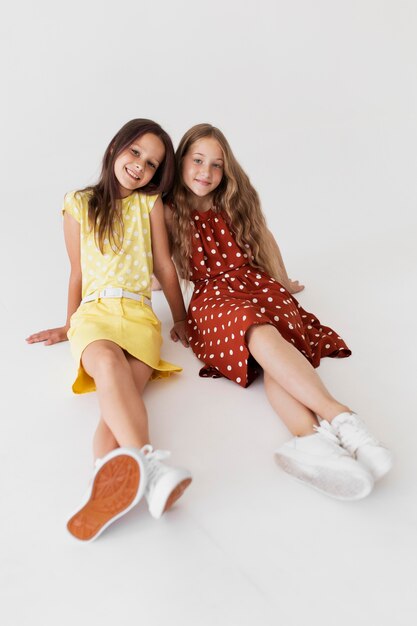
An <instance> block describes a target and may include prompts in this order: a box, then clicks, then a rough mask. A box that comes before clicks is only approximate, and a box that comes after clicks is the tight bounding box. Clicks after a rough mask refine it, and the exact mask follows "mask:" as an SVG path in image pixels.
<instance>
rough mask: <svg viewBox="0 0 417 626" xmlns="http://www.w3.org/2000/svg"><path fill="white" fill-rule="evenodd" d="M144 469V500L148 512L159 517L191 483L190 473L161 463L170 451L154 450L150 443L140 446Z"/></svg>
mask: <svg viewBox="0 0 417 626" xmlns="http://www.w3.org/2000/svg"><path fill="white" fill-rule="evenodd" d="M142 452H143V455H144V462H145V471H146V480H147V485H146V493H145V495H146V500H147V501H148V507H149V513H150V514H151V515H152V517H155V518H156V519H159V518H160V517H161V516H162V515H163V514H164V513H165V511H167V510H168V509H170V508H171V506H172V505H173V504H174V502H176V500H178V498H180V497H181V496H182V494H183V493H184V491H185V489H186V488H187V487H188V485H189V484H190V483H191V480H192V478H191V474H190V472H189V471H188V470H186V469H183V468H181V467H171V466H169V465H165V464H164V463H162V462H161V461H162V459H165V458H167V457H168V456H169V455H170V452H168V451H167V450H154V449H153V448H152V446H151V445H146V446H144V447H143V448H142Z"/></svg>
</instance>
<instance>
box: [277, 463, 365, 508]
mask: <svg viewBox="0 0 417 626" xmlns="http://www.w3.org/2000/svg"><path fill="white" fill-rule="evenodd" d="M275 461H276V463H277V464H278V465H279V467H280V468H281V469H282V470H284V472H286V473H287V474H289V475H290V476H291V477H292V478H295V479H296V480H298V481H299V482H302V483H304V484H308V485H309V486H310V487H313V488H314V489H317V490H318V491H320V492H321V493H324V494H325V495H327V496H331V497H332V498H336V499H337V500H344V501H353V500H361V499H362V498H366V496H368V495H369V494H370V493H371V491H372V487H373V484H372V481H365V480H364V479H363V478H361V477H360V476H355V475H354V474H352V473H348V474H347V473H346V472H343V471H338V470H337V469H331V470H330V471H329V470H326V468H321V469H319V468H312V467H311V466H309V465H306V464H303V463H300V462H299V461H297V462H296V461H295V460H294V459H292V458H290V457H287V456H283V455H278V454H275Z"/></svg>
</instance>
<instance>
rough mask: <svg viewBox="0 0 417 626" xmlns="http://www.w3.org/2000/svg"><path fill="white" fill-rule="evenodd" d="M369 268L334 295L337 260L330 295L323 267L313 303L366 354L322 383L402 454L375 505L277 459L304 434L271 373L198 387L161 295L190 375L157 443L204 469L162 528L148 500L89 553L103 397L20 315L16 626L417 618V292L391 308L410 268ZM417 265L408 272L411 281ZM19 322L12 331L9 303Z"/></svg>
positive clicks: (6, 518)
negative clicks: (80, 521) (267, 389)
mask: <svg viewBox="0 0 417 626" xmlns="http://www.w3.org/2000/svg"><path fill="white" fill-rule="evenodd" d="M410 242H411V236H410ZM404 243H405V247H404V248H403V249H404V250H405V249H407V241H405V242H404ZM407 255H408V253H407ZM381 256H382V255H381ZM400 256H401V255H400V254H398V255H397V258H398V259H399V258H400ZM360 258H361V249H360V246H359V247H358V249H357V254H356V256H355V257H353V260H352V264H351V265H350V267H349V271H348V272H346V276H343V278H341V279H339V280H338V281H337V286H336V287H334V288H333V289H332V292H333V293H329V290H328V285H329V284H332V279H333V278H334V279H336V276H340V273H341V272H342V274H343V271H342V266H343V263H339V262H338V261H336V262H335V263H334V264H333V265H332V266H331V267H328V268H327V271H328V273H329V275H328V279H327V280H328V282H327V290H326V285H324V284H323V283H322V282H321V281H320V278H319V274H320V272H319V268H318V267H314V266H310V267H307V268H306V271H307V275H306V276H305V278H306V281H307V282H308V284H309V286H308V289H306V291H305V293H304V294H303V295H301V297H300V300H301V301H302V303H303V305H304V306H305V307H306V308H307V309H308V308H310V309H311V310H313V311H314V312H315V313H316V314H317V315H318V316H319V317H320V318H321V319H322V321H323V322H327V323H329V324H330V325H333V326H334V327H335V328H337V329H338V331H339V332H340V333H341V334H342V335H343V336H344V337H345V338H346V340H347V341H348V343H349V344H350V346H351V347H352V349H353V356H352V357H350V358H349V359H345V360H340V361H335V360H331V359H327V360H325V361H324V362H323V363H322V365H321V367H320V369H319V372H320V374H321V375H322V377H323V379H324V380H325V382H326V383H327V384H328V385H329V387H330V389H331V390H332V391H333V392H334V394H335V395H336V396H337V397H339V398H341V399H342V400H344V401H346V402H349V403H350V404H351V405H352V407H353V408H355V409H356V410H358V411H360V412H361V414H362V415H363V416H364V417H365V418H366V419H367V422H368V424H369V425H370V427H371V429H372V430H373V431H374V432H375V433H376V434H377V435H378V436H379V437H380V438H382V439H383V440H384V441H385V442H387V443H388V444H389V445H390V446H391V447H392V449H393V450H394V453H395V457H396V463H395V467H394V469H393V471H392V473H391V474H390V475H389V476H388V477H386V478H385V479H384V480H382V481H381V483H379V484H378V485H377V486H376V488H375V490H374V492H373V493H372V494H371V496H370V497H369V498H367V499H366V500H364V501H361V502H358V503H349V504H344V503H340V502H338V501H335V500H332V499H329V498H327V497H325V496H323V495H321V494H319V493H317V492H315V491H313V490H310V489H309V488H308V487H305V486H304V485H301V484H299V483H297V482H294V481H292V480H291V479H290V478H288V477H287V476H286V475H285V474H283V473H282V472H281V471H280V470H279V469H278V468H277V467H276V466H275V464H274V462H273V456H272V452H273V449H274V447H275V446H277V445H279V444H280V443H281V442H283V441H284V440H285V439H286V438H287V437H288V433H287V432H286V430H285V428H284V427H283V426H282V424H281V423H280V421H279V419H278V418H277V417H276V416H275V415H274V414H273V411H272V410H271V408H270V407H269V405H268V403H267V401H266V398H265V396H264V393H263V385H262V381H261V380H258V381H256V382H255V383H254V384H253V385H252V387H250V388H249V389H247V390H242V389H241V388H239V387H238V386H237V385H234V384H232V383H230V382H228V381H226V380H211V379H201V378H199V377H198V375H197V374H198V369H199V364H198V362H197V360H196V359H195V358H194V356H193V354H192V353H191V352H190V351H187V350H185V349H183V348H182V347H180V346H178V345H175V344H173V343H172V342H170V341H169V340H168V339H167V330H168V328H169V315H168V309H167V306H166V304H165V301H164V299H163V296H162V294H161V293H156V294H154V303H155V309H156V311H157V313H158V314H159V316H160V318H161V319H162V322H163V324H164V335H165V338H166V341H165V345H164V356H165V358H168V359H170V360H172V361H176V362H178V363H180V364H181V365H183V367H184V372H183V373H182V374H181V375H180V376H177V377H176V378H173V379H171V380H169V381H161V382H157V383H153V384H150V385H149V388H148V390H147V392H146V401H147V405H148V408H149V414H150V416H151V417H150V419H151V429H152V437H153V440H154V443H155V444H156V445H157V446H158V447H161V448H168V449H171V450H172V452H173V456H172V461H173V462H174V463H178V464H184V465H185V466H186V467H188V468H190V469H191V470H192V472H193V475H194V482H193V484H192V485H191V487H190V488H189V490H188V492H186V494H185V495H184V497H183V499H182V500H180V501H179V502H178V503H177V505H176V506H175V507H174V509H173V510H172V511H171V512H170V513H169V514H167V515H166V516H165V518H163V519H162V520H160V521H155V520H153V519H152V518H151V517H150V516H149V514H148V512H147V510H146V506H145V504H144V503H140V505H139V506H138V507H137V508H136V509H135V510H133V511H132V512H130V513H129V514H128V515H127V516H126V517H124V518H123V519H121V520H119V521H118V522H116V523H115V524H114V525H113V526H112V527H111V528H110V529H108V530H107V532H105V533H104V534H103V535H102V536H101V537H100V539H99V540H98V541H96V542H95V543H93V544H89V545H80V544H78V543H77V542H75V541H74V540H73V539H72V538H71V537H70V536H69V535H67V534H66V530H65V522H66V520H67V517H68V515H69V513H70V512H71V511H72V509H73V508H74V507H76V506H77V504H78V502H79V499H80V497H81V495H82V494H83V492H84V489H85V487H86V483H87V481H88V479H89V476H90V473H91V455H90V443H91V436H92V433H93V431H94V427H95V421H96V415H97V406H96V397H95V395H94V394H91V395H88V396H83V397H76V396H73V395H72V394H71V392H70V383H71V375H72V373H73V371H74V367H73V363H72V360H71V357H70V354H69V346H68V344H60V345H58V346H54V347H52V348H45V347H43V346H42V345H33V346H26V345H25V343H24V341H23V337H24V336H25V335H27V334H29V332H30V331H31V330H36V329H37V326H36V324H37V323H38V324H41V322H40V320H38V319H37V314H36V311H35V310H34V311H33V318H34V320H35V321H34V322H33V320H31V321H30V323H31V324H33V323H34V324H35V326H32V327H31V328H28V327H27V324H28V323H29V322H28V319H27V318H26V319H20V318H19V316H17V317H15V318H14V326H13V327H12V324H10V328H9V329H8V331H7V336H6V337H5V338H4V341H3V345H5V350H8V352H9V354H10V353H11V352H12V351H13V353H14V355H15V356H14V357H13V358H12V359H11V360H6V359H4V360H3V367H4V368H5V370H6V371H7V374H8V384H7V386H6V388H5V389H4V391H3V397H2V400H3V402H2V405H3V411H2V414H3V419H2V436H1V440H0V448H1V457H2V466H3V468H4V471H2V473H1V484H2V494H3V497H2V500H3V502H2V511H3V514H2V516H1V519H0V537H1V545H2V557H1V565H0V567H1V573H2V578H3V580H2V582H1V588H2V596H3V597H2V602H1V605H0V606H1V608H0V611H1V614H2V616H3V619H2V624H4V625H5V626H15V625H16V626H26V625H31V626H32V625H34V624H36V625H37V624H39V625H42V626H52V625H53V626H55V625H56V624H59V625H60V626H66V625H73V624H74V622H75V621H77V620H80V623H81V624H84V623H87V622H89V623H92V624H100V625H103V626H104V625H110V624H114V623H119V624H130V623H132V620H134V622H135V623H136V621H137V622H138V623H142V622H143V623H146V624H148V625H152V626H153V625H155V626H157V625H160V624H163V623H174V624H184V625H191V624H198V625H199V626H205V625H207V626H212V625H213V624H218V625H219V626H220V625H221V626H223V625H224V626H229V625H239V626H240V625H246V624H247V625H253V624H258V623H260V624H268V625H269V624H271V625H272V624H274V625H276V624H280V625H285V626H292V625H294V626H304V624H314V625H316V624H317V625H319V624H326V625H329V626H330V625H333V624H335V623H337V624H338V625H339V626H345V625H348V624H358V625H359V624H360V625H362V624H363V625H365V624H366V625H374V624H375V625H378V626H385V625H387V626H388V625H391V624H392V623H396V624H398V625H400V626H411V624H414V623H415V615H416V610H417V599H416V598H417V595H416V591H417V583H416V574H417V566H416V548H417V501H416V495H417V494H416V491H417V490H416V466H417V462H416V454H415V451H414V450H415V444H414V441H415V437H416V436H417V426H416V422H415V399H414V398H413V397H412V394H413V392H412V389H413V371H412V367H413V365H415V355H414V354H412V351H411V344H410V343H409V342H408V343H407V342H402V343H400V342H399V340H398V335H397V332H396V330H395V327H396V325H397V324H399V325H400V332H401V334H403V333H408V332H409V333H410V335H409V340H412V333H413V330H414V327H413V323H412V310H411V305H412V304H413V303H414V304H415V296H414V295H413V294H412V291H411V290H408V291H407V290H404V291H403V293H402V295H401V296H398V297H397V298H395V299H394V300H392V299H388V300H387V298H386V297H385V295H384V294H386V292H385V291H384V290H385V286H386V284H387V279H388V280H390V279H391V278H392V276H390V275H389V272H393V271H394V269H395V268H392V267H391V268H390V267H388V264H387V266H386V267H379V268H378V269H376V270H375V271H374V273H373V279H372V282H371V283H369V284H365V283H363V284H362V283H361V282H360V281H357V280H356V281H355V280H354V279H353V276H355V275H356V276H357V275H359V272H360V267H359V263H360ZM355 259H356V260H355ZM404 259H405V257H404ZM412 260H413V257H412V255H411V256H407V262H406V263H403V280H404V284H407V282H409V281H410V280H411V267H412V264H411V262H412ZM400 265H401V263H400ZM407 268H408V269H407ZM397 269H398V268H397ZM397 269H395V271H397ZM315 273H316V278H314V274H315ZM297 277H298V276H297ZM299 277H300V278H304V276H299ZM365 291H367V293H368V300H367V306H366V310H365V313H364V316H363V317H362V319H361V318H360V316H359V315H358V312H357V310H356V309H357V307H358V302H360V301H361V300H362V298H363V295H364V293H365ZM319 302H320V306H319ZM55 308H56V311H58V307H57V305H55ZM3 312H4V313H5V315H6V317H7V319H8V320H9V321H10V322H11V321H12V320H11V317H10V308H9V307H8V303H7V301H6V300H4V301H3ZM5 354H6V352H5ZM23 381H24V383H25V384H23Z"/></svg>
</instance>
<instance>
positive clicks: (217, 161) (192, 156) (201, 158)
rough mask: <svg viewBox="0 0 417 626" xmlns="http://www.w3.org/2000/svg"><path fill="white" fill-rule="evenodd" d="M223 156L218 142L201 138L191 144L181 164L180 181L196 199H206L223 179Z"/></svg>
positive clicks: (208, 138) (209, 138)
mask: <svg viewBox="0 0 417 626" xmlns="http://www.w3.org/2000/svg"><path fill="white" fill-rule="evenodd" d="M223 170H224V156H223V151H222V149H221V147H220V144H219V142H218V141H217V140H216V139H214V138H213V137H203V138H202V139H199V140H198V141H195V142H194V143H193V144H191V146H190V148H189V150H188V151H187V153H186V155H185V157H184V160H183V163H182V179H183V182H184V184H185V185H186V187H187V188H188V189H189V191H191V192H192V193H193V194H194V195H195V196H197V198H201V199H203V198H206V199H207V198H208V196H210V194H212V193H213V192H214V191H215V189H217V187H218V186H219V185H220V183H221V181H222V178H223Z"/></svg>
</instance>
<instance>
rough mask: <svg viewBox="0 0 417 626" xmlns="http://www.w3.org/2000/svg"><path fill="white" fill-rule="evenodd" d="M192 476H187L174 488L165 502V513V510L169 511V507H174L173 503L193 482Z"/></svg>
mask: <svg viewBox="0 0 417 626" xmlns="http://www.w3.org/2000/svg"><path fill="white" fill-rule="evenodd" d="M191 481H192V478H186V479H185V480H183V481H182V482H180V484H179V485H177V486H176V487H175V489H173V490H172V491H171V493H170V495H169V498H168V500H167V501H166V503H165V507H164V510H163V513H165V511H168V509H170V508H171V507H172V505H173V504H174V503H175V502H176V501H177V500H178V499H179V498H181V496H182V494H183V493H184V491H185V490H186V489H187V487H188V485H189V484H190V483H191Z"/></svg>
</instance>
